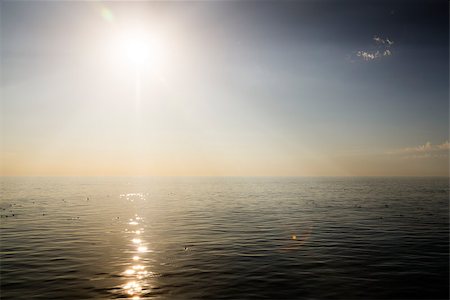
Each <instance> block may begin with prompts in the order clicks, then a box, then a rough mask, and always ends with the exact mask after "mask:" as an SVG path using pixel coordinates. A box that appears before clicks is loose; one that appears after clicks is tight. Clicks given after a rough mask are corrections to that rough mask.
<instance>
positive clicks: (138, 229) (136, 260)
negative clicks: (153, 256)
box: [121, 194, 152, 299]
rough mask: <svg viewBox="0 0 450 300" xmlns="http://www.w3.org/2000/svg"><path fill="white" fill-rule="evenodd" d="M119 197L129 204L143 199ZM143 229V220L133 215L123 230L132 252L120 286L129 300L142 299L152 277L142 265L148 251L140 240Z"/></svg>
mask: <svg viewBox="0 0 450 300" xmlns="http://www.w3.org/2000/svg"><path fill="white" fill-rule="evenodd" d="M121 197H123V198H126V200H128V201H131V202H134V201H135V200H138V199H141V200H142V199H145V197H144V195H143V194H125V195H121ZM144 228H145V221H144V219H143V218H142V217H140V216H139V215H138V214H135V215H134V217H133V218H130V219H129V221H128V223H127V227H126V229H125V232H126V234H127V237H129V242H130V247H131V248H132V251H130V253H131V256H130V264H129V265H128V267H127V269H125V270H124V271H123V272H122V276H123V277H124V279H125V280H126V282H125V283H124V284H123V285H122V291H123V293H124V294H125V295H126V296H127V297H129V298H130V299H142V297H143V295H145V294H147V293H148V292H149V289H150V287H149V285H148V282H147V279H148V277H150V276H151V275H152V272H150V271H148V270H147V266H146V265H145V264H144V263H145V255H146V253H148V252H150V250H149V248H148V245H147V243H146V242H145V241H144V240H143V239H142V234H143V233H144Z"/></svg>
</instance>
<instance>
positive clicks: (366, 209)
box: [0, 178, 449, 299]
mask: <svg viewBox="0 0 450 300" xmlns="http://www.w3.org/2000/svg"><path fill="white" fill-rule="evenodd" d="M1 180H2V190H1V198H2V199H1V202H0V212H1V215H2V217H1V298H2V299H112V298H131V299H133V297H134V299H147V298H170V299H224V298H227V299H249V298H268V299H280V298H289V299H333V298H340V299H414V298H422V299H448V291H449V283H448V282H449V254H448V252H449V222H448V221H449V217H448V213H449V211H448V205H449V181H448V178H414V179H411V178H409V179H407V178H403V179H402V178H359V179H357V178H328V179H325V178H322V179H317V178H166V179H163V178H159V179H158V178H3V179H1ZM135 256H139V258H138V257H135ZM133 257H134V258H133Z"/></svg>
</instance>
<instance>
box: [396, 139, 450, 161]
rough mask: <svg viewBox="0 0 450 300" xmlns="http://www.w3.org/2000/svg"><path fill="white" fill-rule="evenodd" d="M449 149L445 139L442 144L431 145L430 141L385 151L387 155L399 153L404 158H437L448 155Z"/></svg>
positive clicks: (449, 144) (449, 146)
mask: <svg viewBox="0 0 450 300" xmlns="http://www.w3.org/2000/svg"><path fill="white" fill-rule="evenodd" d="M449 150H450V143H449V141H445V142H443V143H442V144H438V145H433V144H432V143H430V142H426V143H425V144H423V145H419V146H414V147H406V148H402V149H396V150H393V151H389V152H387V154H389V155H401V156H403V157H404V158H431V157H434V158H439V157H448V155H449Z"/></svg>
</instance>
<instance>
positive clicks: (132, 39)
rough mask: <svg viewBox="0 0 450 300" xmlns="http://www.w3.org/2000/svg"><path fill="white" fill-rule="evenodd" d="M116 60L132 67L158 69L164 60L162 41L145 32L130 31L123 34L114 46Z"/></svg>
mask: <svg viewBox="0 0 450 300" xmlns="http://www.w3.org/2000/svg"><path fill="white" fill-rule="evenodd" d="M113 47H114V49H115V50H116V51H115V52H116V55H115V56H116V59H118V60H121V61H122V62H125V63H127V64H129V65H130V66H132V67H139V68H144V67H145V68H148V67H152V68H156V67H159V66H160V65H161V63H162V61H163V58H164V51H163V49H162V44H161V42H160V40H159V39H158V38H157V37H156V36H155V35H151V34H149V33H147V32H145V31H143V30H129V31H124V32H121V33H120V34H118V35H117V38H116V39H115V44H114V45H113Z"/></svg>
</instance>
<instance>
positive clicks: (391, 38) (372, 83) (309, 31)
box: [0, 0, 449, 176]
mask: <svg viewBox="0 0 450 300" xmlns="http://www.w3.org/2000/svg"><path fill="white" fill-rule="evenodd" d="M0 9H1V12H0V17H1V18H0V59H1V60H0V67H1V68H0V70H1V74H0V75H1V82H0V92H1V94H0V96H1V106H0V109H1V111H0V113H1V114H0V117H1V175H8V176H21V175H24V176H59V175H76V176H85V175H89V176H91V175H96V176H97V175H98V176H100V175H119V176H128V175H155V176H159V175H161V176H448V175H449V142H448V140H449V86H448V84H449V58H448V56H449V29H448V28H449V27H448V13H449V8H448V2H447V1H434V0H431V1H415V0H412V1H339V0H329V1H286V2H285V1H242V2H239V1H214V2H213V1H195V2H177V1H170V2H161V1H158V2H156V1H152V2H146V1H137V2H127V1H123V2H121V1H110V2H107V1H103V2H101V1H99V2H94V1H48V2H47V1H5V0H2V1H0Z"/></svg>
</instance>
